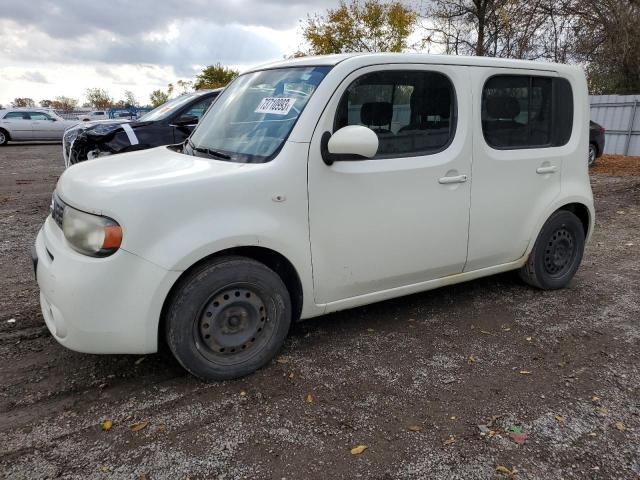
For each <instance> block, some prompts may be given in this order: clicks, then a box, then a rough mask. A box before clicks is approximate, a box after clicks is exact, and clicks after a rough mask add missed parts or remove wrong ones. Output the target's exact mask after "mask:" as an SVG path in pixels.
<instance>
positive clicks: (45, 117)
mask: <svg viewBox="0 0 640 480" xmlns="http://www.w3.org/2000/svg"><path fill="white" fill-rule="evenodd" d="M29 117H30V118H31V120H51V117H50V116H49V115H47V114H46V113H43V112H29Z"/></svg>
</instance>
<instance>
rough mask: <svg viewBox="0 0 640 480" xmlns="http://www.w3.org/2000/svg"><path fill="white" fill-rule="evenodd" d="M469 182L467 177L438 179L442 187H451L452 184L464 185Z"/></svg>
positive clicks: (457, 176)
mask: <svg viewBox="0 0 640 480" xmlns="http://www.w3.org/2000/svg"><path fill="white" fill-rule="evenodd" d="M466 181H467V176H466V175H455V176H453V177H442V178H439V179H438V183H439V184H441V185H450V184H452V183H464V182H466Z"/></svg>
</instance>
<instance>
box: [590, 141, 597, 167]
mask: <svg viewBox="0 0 640 480" xmlns="http://www.w3.org/2000/svg"><path fill="white" fill-rule="evenodd" d="M596 158H598V148H597V147H596V146H595V145H594V144H593V143H590V144H589V166H591V165H593V164H594V163H595V161H596Z"/></svg>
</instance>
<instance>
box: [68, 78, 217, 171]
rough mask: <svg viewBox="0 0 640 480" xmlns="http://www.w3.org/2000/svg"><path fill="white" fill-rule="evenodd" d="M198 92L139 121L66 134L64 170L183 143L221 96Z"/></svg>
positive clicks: (94, 126)
mask: <svg viewBox="0 0 640 480" xmlns="http://www.w3.org/2000/svg"><path fill="white" fill-rule="evenodd" d="M221 91H222V89H221V88H218V89H215V90H198V91H197V92H194V93H189V94H186V95H182V96H180V97H178V98H175V99H173V100H170V101H168V102H167V103H165V104H163V105H160V106H159V107H157V108H156V109H154V110H151V111H150V112H148V113H146V114H144V115H143V116H142V117H140V118H139V119H137V120H134V121H131V122H130V121H128V120H127V119H124V118H120V119H113V120H102V121H96V122H83V123H80V124H78V125H76V126H74V127H72V128H69V129H68V130H67V131H65V132H64V137H63V139H62V153H63V155H64V162H65V166H67V167H68V166H70V165H73V164H75V163H78V162H83V161H85V160H91V159H94V158H98V157H102V156H105V155H113V154H115V153H123V152H131V151H134V150H145V149H147V148H152V147H159V146H161V145H171V144H174V143H182V142H184V141H185V139H186V138H187V137H188V136H189V135H190V134H191V132H192V131H193V129H194V127H195V126H196V124H197V123H198V121H199V120H200V118H201V117H202V116H203V115H204V113H205V112H206V111H207V109H208V108H209V106H210V105H211V102H213V100H214V99H215V98H216V97H217V96H218V95H219V94H220V92H221Z"/></svg>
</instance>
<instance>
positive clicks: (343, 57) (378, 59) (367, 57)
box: [247, 53, 579, 72]
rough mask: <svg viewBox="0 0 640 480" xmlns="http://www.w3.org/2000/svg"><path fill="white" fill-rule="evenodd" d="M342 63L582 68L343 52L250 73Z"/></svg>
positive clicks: (270, 65) (289, 61)
mask: <svg viewBox="0 0 640 480" xmlns="http://www.w3.org/2000/svg"><path fill="white" fill-rule="evenodd" d="M342 62H354V63H358V64H363V63H365V64H368V65H376V64H388V63H423V64H440V65H443V64H444V65H464V66H487V67H488V66H491V67H503V68H526V69H531V70H547V71H559V70H562V71H566V70H567V69H575V68H579V67H575V66H568V65H564V64H559V63H551V62H534V61H531V60H513V59H507V58H494V57H476V56H465V55H433V54H428V53H341V54H335V55H319V56H310V57H298V58H291V59H287V60H280V61H277V62H272V63H267V64H264V65H260V66H257V67H255V68H252V69H250V70H248V71H247V72H251V71H257V70H265V69H271V68H283V67H316V66H335V65H337V64H338V63H342Z"/></svg>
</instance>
